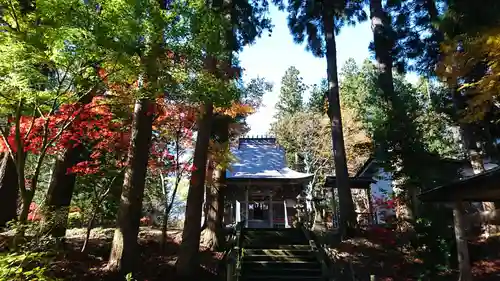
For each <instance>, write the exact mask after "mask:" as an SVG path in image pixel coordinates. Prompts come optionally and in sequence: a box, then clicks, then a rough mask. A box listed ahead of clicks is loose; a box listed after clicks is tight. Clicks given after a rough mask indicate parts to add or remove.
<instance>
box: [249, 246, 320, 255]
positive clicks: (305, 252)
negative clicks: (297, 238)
mask: <svg viewBox="0 0 500 281" xmlns="http://www.w3.org/2000/svg"><path fill="white" fill-rule="evenodd" d="M244 253H245V255H272V256H308V255H311V254H314V252H313V251H311V249H310V247H309V246H308V247H307V248H305V249H300V248H299V249H267V248H266V249H245V250H244Z"/></svg>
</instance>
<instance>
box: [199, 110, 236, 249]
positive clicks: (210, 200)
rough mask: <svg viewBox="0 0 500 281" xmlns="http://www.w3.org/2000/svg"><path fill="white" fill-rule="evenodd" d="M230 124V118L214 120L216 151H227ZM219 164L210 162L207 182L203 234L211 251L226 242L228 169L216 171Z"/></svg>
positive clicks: (224, 117)
mask: <svg viewBox="0 0 500 281" xmlns="http://www.w3.org/2000/svg"><path fill="white" fill-rule="evenodd" d="M230 122H231V119H230V117H226V116H217V117H216V118H214V122H213V132H212V134H213V135H214V139H215V143H216V148H215V149H220V150H222V151H226V150H227V145H228V144H229V142H228V141H229V123H230ZM219 154H220V153H219ZM218 162H220V160H218V159H214V160H210V161H209V167H210V168H209V169H208V171H207V172H209V173H213V177H211V180H209V181H208V182H207V193H206V194H207V200H206V206H207V211H206V213H205V226H204V229H203V231H202V234H201V235H202V241H203V243H204V245H206V246H208V247H209V248H210V249H211V250H215V249H216V248H217V247H218V246H220V245H221V243H222V242H223V241H224V233H223V219H224V190H225V186H226V168H227V167H219V168H218V169H215V170H214V168H215V167H214V166H215V165H217V164H220V163H218ZM219 166H220V165H219Z"/></svg>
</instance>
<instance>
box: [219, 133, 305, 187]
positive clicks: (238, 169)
mask: <svg viewBox="0 0 500 281" xmlns="http://www.w3.org/2000/svg"><path fill="white" fill-rule="evenodd" d="M231 152H232V154H233V155H234V156H235V158H236V161H235V162H234V163H233V164H232V165H231V168H230V169H228V170H227V171H226V177H227V179H307V178H310V177H312V175H311V174H306V173H301V172H297V171H294V170H292V169H289V168H287V167H286V158H285V150H284V149H283V148H282V147H280V146H279V145H278V144H277V143H276V139H275V138H241V139H240V140H239V146H238V147H237V148H233V149H231Z"/></svg>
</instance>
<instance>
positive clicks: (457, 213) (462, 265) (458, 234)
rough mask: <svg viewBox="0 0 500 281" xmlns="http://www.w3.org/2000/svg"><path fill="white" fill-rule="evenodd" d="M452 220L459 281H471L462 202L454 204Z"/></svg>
mask: <svg viewBox="0 0 500 281" xmlns="http://www.w3.org/2000/svg"><path fill="white" fill-rule="evenodd" d="M453 220H454V224H455V225H454V229H455V239H456V241H457V254H458V264H459V270H460V275H459V279H458V280H459V281H472V273H471V272H472V271H471V266H470V258H469V248H468V245H467V239H466V233H465V224H464V206H463V203H462V202H455V203H454V206H453Z"/></svg>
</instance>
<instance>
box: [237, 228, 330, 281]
mask: <svg viewBox="0 0 500 281" xmlns="http://www.w3.org/2000/svg"><path fill="white" fill-rule="evenodd" d="M242 248H243V252H242V263H241V275H240V276H241V277H240V279H239V280H241V281H257V280H260V281H286V280H297V281H298V280H304V281H313V280H314V281H316V280H317V281H325V280H327V279H325V278H324V277H323V272H322V265H321V262H320V261H319V259H318V258H317V255H316V253H315V251H314V250H313V248H312V247H311V246H310V244H309V241H308V239H307V238H306V236H305V235H304V233H303V232H302V230H301V229H295V228H287V229H244V230H243V233H242Z"/></svg>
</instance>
